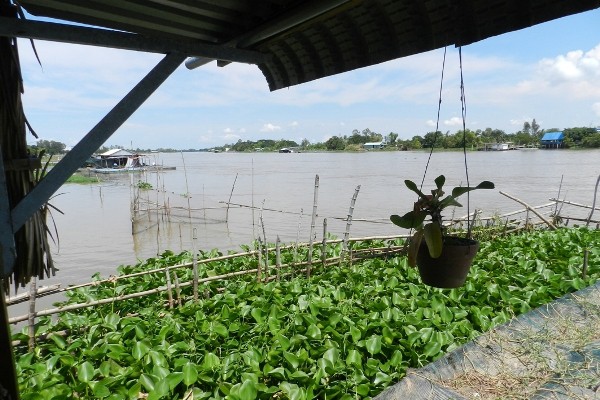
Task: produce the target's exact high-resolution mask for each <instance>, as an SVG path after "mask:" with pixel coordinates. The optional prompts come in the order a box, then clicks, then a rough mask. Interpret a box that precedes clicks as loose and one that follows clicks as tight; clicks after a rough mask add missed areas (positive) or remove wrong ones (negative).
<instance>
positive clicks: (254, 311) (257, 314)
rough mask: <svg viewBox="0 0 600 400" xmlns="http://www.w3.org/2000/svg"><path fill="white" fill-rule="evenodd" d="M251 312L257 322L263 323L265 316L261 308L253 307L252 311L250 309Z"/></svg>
mask: <svg viewBox="0 0 600 400" xmlns="http://www.w3.org/2000/svg"><path fill="white" fill-rule="evenodd" d="M250 314H251V315H252V317H254V320H255V321H256V322H258V323H259V324H262V323H263V321H264V317H263V312H262V310H261V309H260V308H253V309H252V311H250Z"/></svg>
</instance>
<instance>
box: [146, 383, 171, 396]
mask: <svg viewBox="0 0 600 400" xmlns="http://www.w3.org/2000/svg"><path fill="white" fill-rule="evenodd" d="M169 391H170V388H169V381H168V380H167V379H166V378H162V379H161V380H159V381H158V382H157V383H156V384H155V385H154V389H153V390H152V391H151V392H150V393H148V400H154V399H156V400H158V399H162V398H163V397H165V396H166V395H168V394H169Z"/></svg>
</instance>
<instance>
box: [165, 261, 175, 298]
mask: <svg viewBox="0 0 600 400" xmlns="http://www.w3.org/2000/svg"><path fill="white" fill-rule="evenodd" d="M165 276H166V278H167V295H168V296H169V308H173V292H172V290H171V274H170V272H169V268H167V269H166V270H165Z"/></svg>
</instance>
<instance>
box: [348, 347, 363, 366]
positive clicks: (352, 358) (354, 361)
mask: <svg viewBox="0 0 600 400" xmlns="http://www.w3.org/2000/svg"><path fill="white" fill-rule="evenodd" d="M346 364H348V365H355V366H357V367H358V368H360V367H361V364H362V357H361V355H360V353H359V352H358V351H357V350H355V349H352V350H349V351H348V356H347V357H346Z"/></svg>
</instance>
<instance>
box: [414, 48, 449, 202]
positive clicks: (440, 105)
mask: <svg viewBox="0 0 600 400" xmlns="http://www.w3.org/2000/svg"><path fill="white" fill-rule="evenodd" d="M446 50H447V48H446V47H444V59H443V61H442V76H441V78H440V94H439V101H438V109H437V120H436V121H435V133H434V134H433V143H431V150H430V151H429V157H428V158H427V164H425V171H423V179H422V180H421V187H420V189H421V190H423V185H424V183H425V177H426V176H427V169H428V168H429V162H430V161H431V155H432V154H433V149H434V147H435V142H436V141H437V136H438V133H439V129H438V128H439V126H440V110H441V109H442V89H443V87H444V69H445V68H446Z"/></svg>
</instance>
